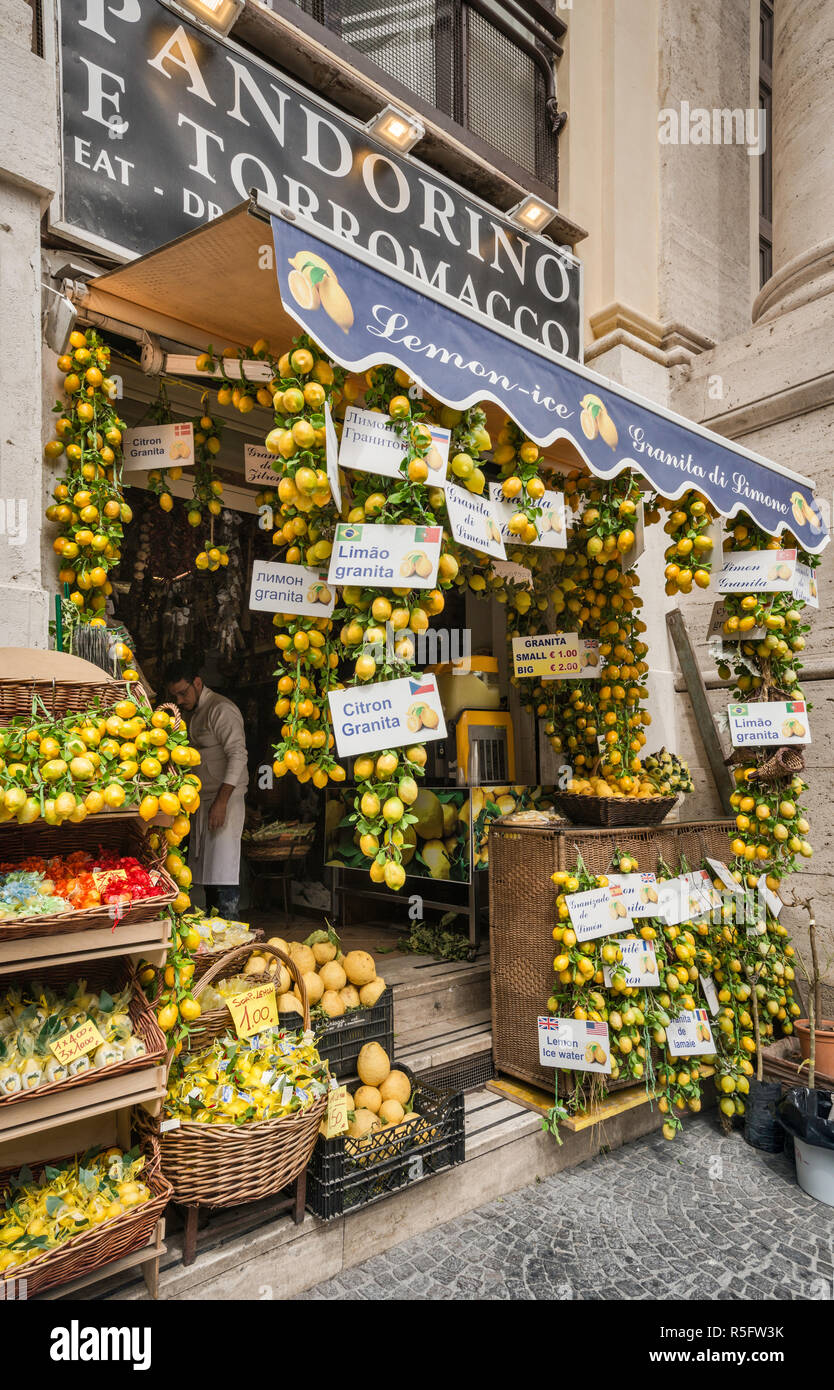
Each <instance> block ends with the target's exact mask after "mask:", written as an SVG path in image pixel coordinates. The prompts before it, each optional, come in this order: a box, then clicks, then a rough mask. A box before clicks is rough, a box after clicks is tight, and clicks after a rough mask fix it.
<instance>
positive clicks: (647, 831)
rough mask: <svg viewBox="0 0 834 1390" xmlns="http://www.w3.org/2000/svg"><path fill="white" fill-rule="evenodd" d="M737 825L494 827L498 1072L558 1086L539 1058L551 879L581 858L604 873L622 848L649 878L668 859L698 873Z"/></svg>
mask: <svg viewBox="0 0 834 1390" xmlns="http://www.w3.org/2000/svg"><path fill="white" fill-rule="evenodd" d="M734 826H735V822H734V821H731V820H726V821H705V822H703V823H701V824H697V823H693V824H687V823H678V824H675V825H669V826H663V827H655V828H646V827H643V828H640V829H634V828H630V827H629V828H625V829H623V830H614V829H606V830H585V829H580V828H578V827H574V826H572V825H568V826H556V827H553V828H550V827H543V828H539V827H537V826H505V825H503V824H502V822H501V821H500V820H498V821H493V822H492V823H491V824H490V827H489V905H490V910H489V921H490V989H491V995H492V1043H493V1054H494V1058H495V1066H496V1068H497V1070H498V1071H502V1072H508V1073H509V1075H511V1076H517V1077H519V1078H520V1079H521V1080H523V1081H530V1082H532V1083H533V1084H534V1085H536V1086H545V1087H547V1089H548V1090H551V1089H552V1087H553V1068H552V1067H543V1066H542V1065H541V1063H540V1061H539V1048H538V1039H537V1028H536V1019H537V1018H538V1016H539V1015H540V1014H543V1013H545V1006H546V1003H547V999H548V996H549V995H550V993H551V992H552V989H553V955H554V942H553V936H552V932H553V928H554V926H555V925H556V890H555V889H554V886H553V884H552V883H551V881H550V875H551V874H552V873H555V871H556V870H557V869H571V868H573V867H574V865H575V864H576V861H577V857H578V856H579V855H581V857H582V859H583V861H584V863H585V866H586V868H587V870H588V872H589V873H592V874H603V873H605V872H606V870H608V869H610V867H611V857H612V855H613V853H614V851H615V849H620V850H621V851H622V852H623V853H624V854H629V855H633V856H634V857H635V858H636V859H637V860H638V862H639V864H640V868H641V869H642V870H644V871H645V872H647V873H650V872H653V871H654V870H655V869H656V868H657V865H658V862H659V860H660V859H663V860H664V861H665V862H666V863H667V864H669V865H670V866H671V867H676V866H677V863H678V861H679V860H680V857H681V855H683V856H685V858H686V860H687V862H688V864H689V866H690V868H693V869H694V868H696V867H697V866H698V865H699V864H700V862H701V860H702V859H703V858H704V857H705V856H706V855H709V856H710V857H711V858H715V859H724V858H725V857H726V854H727V845H728V833H729V831H730V830H732V829H733V828H734ZM609 1089H613V1086H612V1085H611V1083H609Z"/></svg>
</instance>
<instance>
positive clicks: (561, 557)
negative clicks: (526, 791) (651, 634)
mask: <svg viewBox="0 0 834 1390" xmlns="http://www.w3.org/2000/svg"><path fill="white" fill-rule="evenodd" d="M566 495H567V496H568V497H569V498H570V499H571V501H572V502H573V504H574V510H578V509H579V506H580V505H581V504H582V503H583V502H584V506H582V510H581V514H580V520H579V524H578V525H576V526H574V527H573V528H572V530H571V531H570V532H569V537H568V548H567V550H557V551H554V552H553V557H554V561H555V564H556V577H555V580H554V587H553V590H552V592H551V603H552V605H553V608H554V610H555V612H556V615H557V623H559V624H560V630H561V631H563V632H577V633H578V634H579V635H580V637H581V636H586V637H597V636H599V637H600V638H601V641H600V646H599V663H600V665H599V668H598V669H599V677H598V678H595V679H588V680H577V681H553V682H548V683H547V686H546V687H544V688H543V695H542V703H545V705H546V704H547V703H549V711H548V712H547V718H546V723H545V733H546V734H547V736H548V738H549V739H550V743H551V746H552V748H553V750H554V752H557V753H568V754H569V755H570V758H571V762H572V765H573V767H574V768H575V770H576V776H575V777H574V778H573V779H572V781H571V782H570V783H569V785H568V789H569V790H571V791H578V792H584V793H589V794H593V795H598V796H612V795H613V796H617V795H619V796H629V795H643V796H647V795H654V794H656V788H655V787H654V786H653V785H652V783H651V782H650V781H649V780H648V779H647V778H645V777H642V776H641V772H642V764H641V759H640V752H641V749H642V748H643V747H644V745H645V742H646V736H645V733H644V728H645V727H646V726H647V725H648V724H650V723H651V716H650V715H649V713H648V711H646V710H644V709H643V708H642V707H641V701H642V700H645V699H646V698H647V697H648V690H647V688H646V686H645V685H644V684H643V680H644V677H645V675H646V672H647V671H648V665H647V663H646V661H645V659H644V658H645V656H646V654H647V651H648V647H647V645H646V643H645V642H644V641H642V640H641V634H642V633H644V632H645V631H646V625H645V623H644V622H643V621H642V619H641V618H640V617H639V610H640V608H641V607H642V604H643V600H642V599H641V598H640V596H639V594H637V593H636V592H635V590H636V587H637V575H636V573H635V572H634V571H633V570H628V569H627V568H626V565H627V563H628V554H629V552H630V551H633V549H634V544H635V532H634V517H635V514H636V511H637V507H638V505H639V501H640V491H639V488H638V487H637V484H636V481H635V479H634V477H633V475H632V474H631V473H629V472H624V473H621V474H620V475H619V477H617V478H615V479H612V480H611V481H610V482H602V481H600V480H598V479H590V478H584V477H581V476H580V475H578V474H572V475H570V477H569V478H568V480H567V483H566ZM591 660H592V661H593V657H592V658H591ZM591 777H593V778H594V780H593V781H591Z"/></svg>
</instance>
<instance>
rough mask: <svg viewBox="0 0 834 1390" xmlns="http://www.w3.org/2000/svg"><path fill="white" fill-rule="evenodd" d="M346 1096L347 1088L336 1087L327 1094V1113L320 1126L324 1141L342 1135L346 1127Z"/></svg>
mask: <svg viewBox="0 0 834 1390" xmlns="http://www.w3.org/2000/svg"><path fill="white" fill-rule="evenodd" d="M347 1094H348V1093H347V1086H336V1087H335V1088H334V1089H333V1090H332V1091H329V1092H328V1095H327V1113H326V1114H325V1117H324V1124H323V1125H322V1133H323V1134H324V1137H325V1139H335V1138H336V1135H337V1134H344V1133H345V1130H346V1129H347V1127H348V1117H347V1106H348V1098H347Z"/></svg>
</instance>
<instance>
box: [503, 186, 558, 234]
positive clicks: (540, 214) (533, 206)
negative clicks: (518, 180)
mask: <svg viewBox="0 0 834 1390" xmlns="http://www.w3.org/2000/svg"><path fill="white" fill-rule="evenodd" d="M558 212H559V210H558V208H554V207H551V205H550V203H544V202H542V200H541V198H536V197H534V195H533V194H532V193H528V194H527V196H526V198H522V199H521V202H520V203H516V205H515V207H514V208H510V210H509V212H508V213H507V217H509V218H510V219H511V221H513V222H515V223H516V224H517V225H518V226H519V227H524V228H525V229H526V231H528V232H540V231H542V229H543V228H544V227H546V226H547V224H548V223H549V222H552V221H553V219H554V217H557V216H558Z"/></svg>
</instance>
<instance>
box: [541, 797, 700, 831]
mask: <svg viewBox="0 0 834 1390" xmlns="http://www.w3.org/2000/svg"><path fill="white" fill-rule="evenodd" d="M553 804H554V806H555V807H556V808H557V810H559V811H561V812H562V815H563V816H566V817H567V819H568V820H569V821H570V822H571V823H572V824H573V825H594V826H609V825H610V826H614V825H618V826H619V825H622V826H632V825H633V826H645V825H659V824H660V822H661V821H663V820H665V819H666V817H667V816H668V814H669V812H670V811H671V810H672V809H673V807H675V806H677V804H678V797H676V796H582V795H581V793H579V792H554V793H553Z"/></svg>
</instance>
